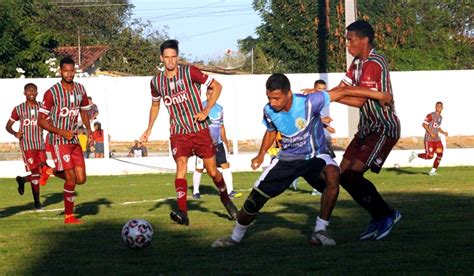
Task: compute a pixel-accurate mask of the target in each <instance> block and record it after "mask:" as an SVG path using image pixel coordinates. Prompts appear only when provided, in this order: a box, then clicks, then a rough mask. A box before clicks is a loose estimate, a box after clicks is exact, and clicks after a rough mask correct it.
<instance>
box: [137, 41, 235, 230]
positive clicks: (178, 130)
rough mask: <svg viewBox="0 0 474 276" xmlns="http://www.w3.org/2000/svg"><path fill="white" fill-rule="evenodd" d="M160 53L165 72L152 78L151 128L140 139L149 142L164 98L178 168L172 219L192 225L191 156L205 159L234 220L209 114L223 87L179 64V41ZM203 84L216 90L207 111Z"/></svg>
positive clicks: (222, 200) (164, 47)
mask: <svg viewBox="0 0 474 276" xmlns="http://www.w3.org/2000/svg"><path fill="white" fill-rule="evenodd" d="M160 52H161V53H160V59H161V61H162V62H163V63H164V65H165V69H164V72H160V73H158V75H157V76H155V77H153V78H152V79H151V82H150V88H151V96H152V105H151V108H150V116H149V120H148V128H147V129H146V130H145V132H144V133H143V134H142V136H141V138H140V140H141V141H142V142H146V141H148V138H149V137H150V134H151V130H152V129H153V125H154V123H155V120H156V118H157V117H158V113H159V110H160V102H161V99H163V103H164V105H165V106H166V108H167V109H168V112H169V115H170V133H171V137H170V142H171V148H172V153H173V158H174V160H175V162H176V167H177V168H176V178H175V188H176V194H177V201H178V211H177V212H175V211H173V212H171V214H170V216H171V219H172V220H174V221H176V222H178V223H179V224H183V225H189V218H188V207H187V198H186V196H187V185H188V184H187V180H186V173H187V171H188V169H187V165H188V158H189V157H191V156H192V155H196V156H198V157H200V158H202V159H203V161H204V167H205V168H206V171H207V173H208V174H209V176H210V177H211V178H212V180H213V181H214V184H215V185H216V187H217V189H218V191H219V194H220V199H221V202H222V204H223V205H224V207H225V208H226V210H227V212H228V213H229V215H230V216H231V218H233V219H236V216H237V208H236V207H235V205H234V204H233V203H232V201H231V200H230V198H229V195H228V193H227V189H226V184H225V181H224V178H223V177H222V174H221V173H220V172H219V171H218V170H217V166H216V159H215V147H214V145H213V143H212V139H211V136H210V133H209V123H210V120H209V118H208V115H209V111H210V110H211V108H212V107H213V106H214V104H215V103H216V101H217V98H218V97H219V95H220V93H221V90H222V86H221V84H220V83H219V82H218V81H217V80H214V79H213V78H212V77H210V76H208V75H206V74H203V73H202V72H201V71H200V70H199V69H197V68H196V67H194V66H188V65H178V52H179V50H178V41H176V40H167V41H165V42H163V43H162V44H161V46H160ZM201 84H204V85H206V86H208V89H210V90H212V91H213V92H212V95H211V97H210V99H209V100H208V101H207V105H206V107H205V108H203V106H202V102H201V98H200V86H201Z"/></svg>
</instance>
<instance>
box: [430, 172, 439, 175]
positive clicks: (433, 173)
mask: <svg viewBox="0 0 474 276" xmlns="http://www.w3.org/2000/svg"><path fill="white" fill-rule="evenodd" d="M429 175H430V176H437V175H438V174H437V173H436V172H430V173H429Z"/></svg>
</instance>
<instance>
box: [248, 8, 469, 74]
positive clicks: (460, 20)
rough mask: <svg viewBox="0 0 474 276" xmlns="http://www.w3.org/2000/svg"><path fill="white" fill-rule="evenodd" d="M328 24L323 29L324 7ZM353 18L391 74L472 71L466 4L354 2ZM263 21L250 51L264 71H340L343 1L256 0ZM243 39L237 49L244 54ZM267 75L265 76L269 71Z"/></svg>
mask: <svg viewBox="0 0 474 276" xmlns="http://www.w3.org/2000/svg"><path fill="white" fill-rule="evenodd" d="M326 5H328V9H327V10H328V12H329V18H328V19H329V20H327V23H329V24H328V27H327V28H325V27H324V26H325V24H324V23H325V22H326V17H325V13H324V11H325V6H326ZM357 5H358V6H357V8H358V17H359V19H364V20H367V21H369V22H370V23H371V24H372V25H373V26H374V28H375V30H376V40H375V41H376V44H377V49H378V50H379V52H381V53H383V54H384V55H385V56H387V58H388V61H389V63H390V67H391V70H450V69H472V68H473V64H474V47H473V37H472V36H473V31H474V30H473V26H472V22H473V21H472V19H473V14H474V6H473V5H472V4H470V3H469V1H446V0H435V1H395V0H389V1H378V0H359V1H357ZM254 9H255V10H256V11H257V12H258V13H259V14H260V15H261V17H262V22H263V23H262V25H260V26H259V27H258V28H257V34H258V38H256V39H253V41H252V45H253V47H254V49H260V50H261V54H260V55H261V56H262V57H264V59H265V60H267V61H269V64H266V66H268V67H266V68H262V67H263V66H256V67H255V68H256V70H255V71H256V72H257V73H263V72H268V69H271V70H284V71H286V72H289V73H292V72H300V73H303V72H326V71H330V72H342V71H345V38H344V34H345V21H344V1H343V0H332V1H330V0H319V1H314V0H298V1H283V0H256V1H254ZM248 39H249V38H246V39H244V40H242V43H241V44H239V45H240V50H241V51H243V52H248V51H249V48H248V45H249V43H245V40H248ZM271 70H270V71H271Z"/></svg>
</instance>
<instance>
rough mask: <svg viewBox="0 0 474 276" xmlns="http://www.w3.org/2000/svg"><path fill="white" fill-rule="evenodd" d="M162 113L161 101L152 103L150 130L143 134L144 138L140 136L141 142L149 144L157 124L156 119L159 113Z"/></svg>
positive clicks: (149, 121)
mask: <svg viewBox="0 0 474 276" xmlns="http://www.w3.org/2000/svg"><path fill="white" fill-rule="evenodd" d="M159 112H160V101H159V100H158V101H152V102H151V107H150V115H149V117H148V128H147V129H146V130H145V132H143V134H142V136H140V141H142V142H147V141H148V138H149V137H150V135H151V130H152V129H153V125H154V124H155V121H156V118H158V113H159Z"/></svg>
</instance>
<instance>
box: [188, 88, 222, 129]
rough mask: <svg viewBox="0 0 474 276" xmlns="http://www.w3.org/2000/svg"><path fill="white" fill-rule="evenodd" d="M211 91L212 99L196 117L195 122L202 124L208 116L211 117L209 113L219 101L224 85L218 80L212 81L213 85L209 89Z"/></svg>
mask: <svg viewBox="0 0 474 276" xmlns="http://www.w3.org/2000/svg"><path fill="white" fill-rule="evenodd" d="M208 89H209V90H212V93H211V97H210V98H209V100H207V104H206V107H205V108H204V109H203V110H202V111H201V112H199V113H198V114H196V115H194V121H195V122H197V121H199V122H202V121H204V120H206V118H207V116H208V115H209V111H211V109H212V107H213V106H214V105H215V104H216V102H217V99H219V96H220V95H221V92H222V85H221V84H220V82H218V81H217V80H216V79H214V80H213V81H212V83H211V84H210V85H209V87H208Z"/></svg>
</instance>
